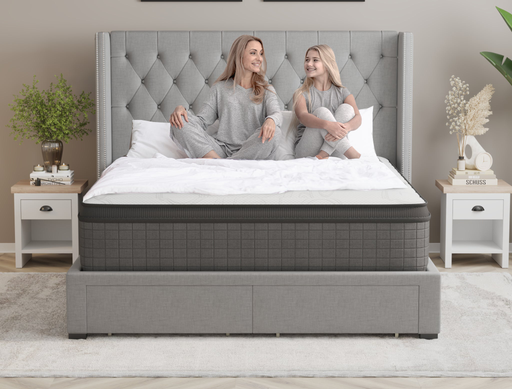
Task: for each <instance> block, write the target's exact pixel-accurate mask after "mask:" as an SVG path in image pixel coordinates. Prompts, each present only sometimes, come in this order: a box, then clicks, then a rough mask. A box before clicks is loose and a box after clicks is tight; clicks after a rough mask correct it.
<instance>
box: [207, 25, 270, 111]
mask: <svg viewBox="0 0 512 389" xmlns="http://www.w3.org/2000/svg"><path fill="white" fill-rule="evenodd" d="M251 41H257V42H259V43H260V44H261V48H262V49H263V42H262V41H261V39H260V38H257V37H255V36H252V35H242V36H239V37H238V38H236V39H235V41H234V42H233V45H232V46H231V49H230V50H229V55H228V60H227V64H226V69H225V70H224V72H223V73H222V74H221V75H220V76H219V78H217V80H216V81H215V82H219V81H227V80H229V79H230V78H233V88H236V85H237V84H240V81H241V79H242V74H243V72H242V71H241V70H243V69H244V65H243V57H244V52H245V48H246V47H247V44H248V43H249V42H251ZM238 70H240V71H238ZM266 70H267V59H266V58H265V50H263V61H262V63H261V68H260V71H259V73H253V74H252V79H251V84H252V85H251V86H252V92H253V96H252V97H251V100H252V101H253V102H254V103H256V104H261V102H262V101H263V98H264V97H265V90H269V84H268V82H267V81H266V80H265V72H266Z"/></svg>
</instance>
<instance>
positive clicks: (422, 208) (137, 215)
mask: <svg viewBox="0 0 512 389" xmlns="http://www.w3.org/2000/svg"><path fill="white" fill-rule="evenodd" d="M79 220H80V221H82V222H88V223H102V222H110V223H160V222H163V221H169V220H172V221H173V222H175V223H183V222H197V223H230V222H241V221H243V222H246V223H257V222H265V223H307V222H309V223H321V222H330V223H336V222H345V223H346V222H359V223H407V222H410V223H413V222H425V221H429V220H430V212H429V210H428V207H427V203H426V202H425V203H424V204H399V205H382V204H379V205H147V204H146V205H127V204H123V205H113V204H82V206H81V210H80V214H79Z"/></svg>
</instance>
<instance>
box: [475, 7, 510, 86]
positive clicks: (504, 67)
mask: <svg viewBox="0 0 512 389" xmlns="http://www.w3.org/2000/svg"><path fill="white" fill-rule="evenodd" d="M496 9H497V10H498V12H499V13H500V14H501V16H502V17H503V20H505V23H507V25H508V27H509V28H510V30H512V14H510V13H509V12H507V11H505V10H504V9H501V8H498V7H496ZM480 54H482V55H483V56H484V57H485V58H486V59H487V60H488V61H489V62H490V63H491V64H492V65H493V66H494V67H495V68H496V69H497V70H498V71H499V72H500V73H501V74H503V77H505V79H506V80H507V81H508V82H509V83H510V85H512V60H511V59H510V58H506V59H505V57H504V56H503V55H501V54H496V53H491V52H489V51H482V52H480Z"/></svg>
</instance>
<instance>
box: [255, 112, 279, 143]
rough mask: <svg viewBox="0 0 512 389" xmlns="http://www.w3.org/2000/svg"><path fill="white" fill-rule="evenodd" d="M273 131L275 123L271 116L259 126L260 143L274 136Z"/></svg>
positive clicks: (274, 130) (274, 131)
mask: <svg viewBox="0 0 512 389" xmlns="http://www.w3.org/2000/svg"><path fill="white" fill-rule="evenodd" d="M275 133H276V124H275V123H274V121H273V120H272V119H271V118H268V119H267V120H265V122H264V123H263V125H262V126H261V130H260V134H259V135H258V138H261V143H265V141H266V140H271V139H272V138H273V137H274V135H275Z"/></svg>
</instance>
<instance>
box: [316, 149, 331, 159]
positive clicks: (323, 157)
mask: <svg viewBox="0 0 512 389" xmlns="http://www.w3.org/2000/svg"><path fill="white" fill-rule="evenodd" d="M315 157H316V158H318V159H327V158H329V154H327V153H326V152H325V151H323V150H322V151H320V152H319V153H318V154H317V155H315Z"/></svg>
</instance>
